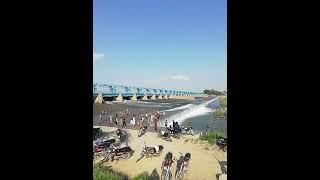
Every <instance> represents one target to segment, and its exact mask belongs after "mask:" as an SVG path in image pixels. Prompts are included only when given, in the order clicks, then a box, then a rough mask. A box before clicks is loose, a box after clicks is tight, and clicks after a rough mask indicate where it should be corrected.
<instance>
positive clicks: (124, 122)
mask: <svg viewBox="0 0 320 180" xmlns="http://www.w3.org/2000/svg"><path fill="white" fill-rule="evenodd" d="M125 126H126V127H127V124H126V119H123V121H122V128H123V127H125Z"/></svg>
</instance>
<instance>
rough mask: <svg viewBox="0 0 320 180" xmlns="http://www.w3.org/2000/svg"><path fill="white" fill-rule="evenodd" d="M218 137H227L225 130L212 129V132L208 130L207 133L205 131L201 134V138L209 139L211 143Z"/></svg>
mask: <svg viewBox="0 0 320 180" xmlns="http://www.w3.org/2000/svg"><path fill="white" fill-rule="evenodd" d="M217 137H224V138H226V137H227V136H226V135H225V133H224V132H223V131H210V132H207V133H203V134H202V135H201V136H200V138H199V139H200V140H203V141H207V142H209V143H210V144H213V142H214V140H215V139H216V138H217Z"/></svg>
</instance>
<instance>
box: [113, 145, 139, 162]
mask: <svg viewBox="0 0 320 180" xmlns="http://www.w3.org/2000/svg"><path fill="white" fill-rule="evenodd" d="M111 147H112V148H111V149H110V150H109V151H110V154H111V160H112V161H113V160H119V159H128V158H130V157H131V156H132V155H133V153H134V150H133V149H131V148H130V147H129V146H126V147H123V148H115V147H113V146H111Z"/></svg>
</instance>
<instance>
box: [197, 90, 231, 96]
mask: <svg viewBox="0 0 320 180" xmlns="http://www.w3.org/2000/svg"><path fill="white" fill-rule="evenodd" d="M203 93H205V94H207V95H216V96H221V95H226V94H227V91H218V90H214V89H211V90H210V89H206V90H204V91H203Z"/></svg>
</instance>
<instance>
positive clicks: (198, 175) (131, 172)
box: [101, 127, 227, 180]
mask: <svg viewBox="0 0 320 180" xmlns="http://www.w3.org/2000/svg"><path fill="white" fill-rule="evenodd" d="M101 129H102V130H103V131H104V132H108V133H110V132H113V131H115V130H116V128H115V127H101ZM127 131H128V132H129V133H130V134H131V137H130V138H129V141H128V142H127V144H128V145H129V146H130V147H131V148H132V149H133V150H134V151H135V153H134V155H133V156H132V157H131V158H129V159H126V160H119V161H115V162H106V163H104V165H106V166H111V168H112V169H114V170H116V171H119V172H122V173H125V174H127V175H128V176H129V177H134V176H136V175H138V174H140V173H143V172H147V173H148V174H149V175H150V174H153V175H156V176H157V175H158V177H160V176H161V163H162V161H163V159H164V156H165V154H166V153H167V152H169V151H170V152H172V153H173V155H174V156H175V157H176V158H179V155H180V154H179V152H181V153H183V154H185V153H187V152H189V153H191V161H190V166H189V172H188V174H187V175H186V176H185V178H184V179H185V180H214V179H216V175H217V174H220V173H222V172H221V167H220V165H219V163H218V160H217V159H219V160H220V161H227V153H226V152H222V151H220V150H219V149H218V147H217V146H216V145H211V144H208V143H206V142H203V141H200V140H197V138H198V136H199V135H195V136H188V135H184V136H182V137H181V138H180V139H175V138H173V139H172V142H167V141H164V140H162V139H161V138H159V137H157V134H156V133H153V132H147V133H146V134H144V135H143V136H142V137H138V131H137V130H132V129H128V130H127ZM109 135H110V136H115V135H114V134H112V133H110V134H109ZM144 142H146V144H147V146H152V145H163V146H164V151H163V154H162V155H161V156H160V157H154V158H143V159H141V160H140V161H139V162H136V160H137V159H138V158H139V157H140V153H141V150H142V148H143V147H144ZM122 146H125V144H123V145H122ZM216 158H217V159H216ZM175 170H176V163H175V164H174V167H173V172H175Z"/></svg>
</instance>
